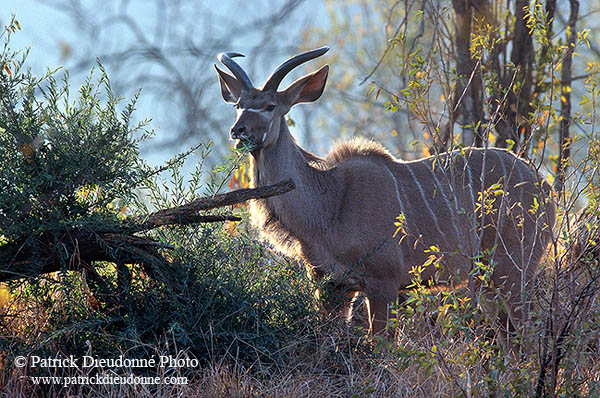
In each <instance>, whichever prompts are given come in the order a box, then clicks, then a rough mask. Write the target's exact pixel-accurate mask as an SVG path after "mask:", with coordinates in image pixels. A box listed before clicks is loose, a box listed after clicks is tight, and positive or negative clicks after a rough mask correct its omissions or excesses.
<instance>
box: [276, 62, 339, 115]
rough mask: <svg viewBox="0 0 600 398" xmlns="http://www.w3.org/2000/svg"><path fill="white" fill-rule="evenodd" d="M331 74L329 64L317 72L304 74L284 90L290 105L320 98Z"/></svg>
mask: <svg viewBox="0 0 600 398" xmlns="http://www.w3.org/2000/svg"><path fill="white" fill-rule="evenodd" d="M328 74H329V65H325V66H323V67H322V68H321V69H319V70H318V71H316V72H313V73H311V74H309V75H306V76H303V77H301V78H300V79H298V80H296V81H295V82H293V83H292V84H290V85H289V87H288V88H286V89H285V90H283V93H284V95H285V96H286V98H287V100H288V103H289V104H290V106H292V105H295V104H298V103H300V102H313V101H316V100H318V99H319V97H320V96H321V94H323V90H324V89H325V83H326V82H327V75H328Z"/></svg>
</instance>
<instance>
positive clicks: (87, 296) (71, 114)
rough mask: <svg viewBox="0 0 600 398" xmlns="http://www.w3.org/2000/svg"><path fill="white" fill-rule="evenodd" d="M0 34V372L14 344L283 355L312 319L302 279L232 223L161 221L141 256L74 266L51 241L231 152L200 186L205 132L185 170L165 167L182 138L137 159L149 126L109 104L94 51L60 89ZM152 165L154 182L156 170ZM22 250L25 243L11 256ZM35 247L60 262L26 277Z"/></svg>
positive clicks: (174, 191) (170, 196)
mask: <svg viewBox="0 0 600 398" xmlns="http://www.w3.org/2000/svg"><path fill="white" fill-rule="evenodd" d="M16 26H17V25H16V21H13V23H12V25H11V26H10V27H9V28H8V29H7V30H6V31H5V34H7V35H8V37H10V34H11V33H13V31H14V30H15V27H16ZM8 37H7V39H6V42H5V45H4V49H3V51H2V55H1V58H0V98H1V106H2V112H0V157H1V159H2V161H1V162H0V264H2V269H0V274H2V275H3V279H4V280H9V282H8V288H9V289H10V294H11V297H10V303H9V305H5V306H3V307H2V308H1V309H0V311H1V313H0V358H2V360H3V362H4V363H3V364H2V367H1V369H2V373H3V374H2V375H1V376H0V378H6V377H8V375H10V374H11V369H13V362H12V361H13V359H14V357H15V356H17V355H25V356H29V355H33V354H37V355H40V356H43V357H55V356H57V355H63V356H68V355H74V356H75V357H81V356H82V355H84V354H87V355H93V356H95V357H98V358H114V357H117V356H119V355H123V354H125V353H126V356H127V358H148V357H150V356H152V355H156V353H157V352H161V353H170V354H173V355H174V356H176V355H178V353H180V352H182V351H186V352H187V353H188V355H190V356H192V357H195V358H198V359H200V360H202V361H204V363H208V362H209V360H210V359H212V358H217V357H225V358H227V357H228V356H229V357H230V358H232V359H233V360H235V361H236V362H237V361H239V363H252V362H254V361H256V360H258V359H260V360H261V361H268V362H272V361H278V360H280V359H281V358H283V357H284V356H285V355H286V348H288V347H290V346H293V344H291V342H292V341H293V340H295V339H296V338H297V337H298V336H299V335H301V334H304V333H306V331H307V330H310V329H311V328H314V327H315V325H316V323H315V320H316V312H315V305H314V301H313V298H312V297H313V296H312V289H313V286H312V284H311V282H310V281H309V280H308V279H307V277H306V275H305V273H304V271H303V270H302V269H301V268H300V267H298V266H297V265H293V264H289V263H287V262H284V261H282V260H281V259H277V258H274V257H272V256H270V255H268V254H267V253H266V252H265V250H264V248H263V247H262V246H261V245H260V244H259V243H258V242H256V241H255V240H253V238H252V237H251V234H250V233H249V231H248V228H247V226H246V223H245V222H243V223H242V224H241V225H239V226H236V227H235V228H234V229H233V230H230V229H226V228H223V227H222V226H221V225H196V226H174V227H160V228H158V229H156V230H154V231H152V232H148V233H146V234H145V235H138V236H139V237H140V238H151V239H153V241H154V242H156V243H157V245H158V247H159V249H157V250H156V252H155V253H156V257H155V258H154V260H155V262H154V263H153V267H151V268H147V267H146V268H145V267H140V266H138V265H127V266H125V267H123V266H116V265H115V264H113V263H110V262H93V263H92V264H89V265H81V264H79V265H78V266H77V267H76V266H75V265H77V264H75V265H74V263H77V262H78V261H79V262H82V260H81V258H80V257H79V256H78V253H77V246H75V249H74V251H72V252H71V251H70V250H71V249H70V248H69V249H68V250H67V248H66V247H65V248H64V250H63V249H61V247H60V245H61V243H60V240H59V238H57V235H58V234H68V233H69V231H73V230H75V229H77V231H84V232H86V231H87V232H89V234H90V235H94V236H99V234H100V232H103V233H104V232H110V231H111V230H112V229H114V228H117V227H119V228H120V226H122V224H123V222H124V220H125V219H127V217H133V216H138V215H144V214H147V212H148V211H149V209H155V208H166V207H171V206H174V205H179V204H182V203H185V202H186V201H189V200H191V199H193V198H195V197H197V196H198V195H200V194H203V193H206V191H209V192H211V193H215V192H216V191H218V190H219V189H220V188H221V187H222V186H223V185H225V182H226V181H227V179H228V178H229V176H230V175H231V172H232V170H233V168H235V167H236V166H237V164H238V162H239V159H240V158H241V156H237V157H234V158H233V159H232V160H230V161H228V162H226V164H225V165H223V166H221V168H220V169H219V170H220V171H219V173H217V174H212V175H211V176H210V178H209V179H208V180H209V183H208V185H206V184H203V183H202V181H203V180H204V177H205V176H203V175H202V169H201V164H202V160H203V157H204V156H205V155H206V154H207V153H208V151H209V150H210V145H199V146H198V147H197V148H195V149H200V150H201V159H200V162H199V164H200V166H199V167H198V168H197V171H196V172H195V173H193V175H192V176H191V179H190V181H187V182H184V181H183V177H182V176H181V173H180V172H179V170H180V167H181V165H182V163H183V162H184V160H185V159H186V158H187V157H188V156H189V155H190V154H191V153H192V152H194V151H189V152H188V153H185V154H182V155H179V156H177V157H176V158H174V159H173V160H172V161H170V162H168V163H167V164H166V165H164V166H163V167H160V168H158V169H152V168H150V167H148V166H146V165H145V164H144V162H143V161H142V160H141V159H140V158H139V151H138V145H139V143H140V142H141V141H142V140H144V139H145V138H147V137H148V136H149V135H150V132H147V131H142V130H143V129H144V126H145V125H146V122H145V121H144V122H142V123H140V124H137V125H134V126H132V122H131V120H132V113H133V111H134V108H135V99H136V98H134V99H133V100H132V101H130V102H129V103H128V104H127V105H125V106H123V105H122V104H121V99H120V98H118V97H116V96H115V95H114V94H113V93H112V91H111V88H110V83H109V79H108V76H107V75H106V72H105V71H104V69H103V68H102V66H101V65H100V64H99V65H98V69H99V70H100V75H99V77H96V76H97V74H96V72H95V71H92V72H91V73H90V76H89V77H88V79H87V80H86V81H85V82H84V84H83V85H82V87H81V88H80V89H79V96H78V98H77V99H75V100H74V101H72V100H70V98H69V95H70V86H69V84H68V74H65V77H64V78H63V79H62V83H59V82H58V81H57V80H56V78H55V75H56V71H53V72H48V73H47V74H46V75H45V76H43V77H42V78H36V77H34V76H32V75H31V73H30V72H29V71H25V70H24V68H25V66H24V65H25V60H26V56H27V53H26V52H25V53H15V52H13V51H11V50H10V48H9V46H8ZM18 56H20V58H19V59H17V57H18ZM120 107H122V108H123V110H122V111H121V112H119V108H120ZM166 171H170V172H171V181H169V182H168V183H166V182H161V181H160V179H159V178H158V176H159V175H162V174H164V173H165V172H166ZM242 211H243V210H242ZM124 245H126V243H125V244H124ZM56 246H58V247H56ZM25 249H26V250H28V251H30V252H31V253H33V254H34V255H33V256H31V257H30V258H28V259H27V261H25V262H24V263H21V262H19V263H15V261H14V258H15V255H16V253H18V252H19V251H22V250H25ZM118 249H122V248H121V247H106V250H118ZM49 250H56V252H58V253H60V252H61V250H62V251H63V252H64V255H59V261H60V263H61V265H62V269H61V270H60V271H59V272H55V273H51V274H43V275H39V276H37V274H36V270H37V271H38V273H39V270H41V269H42V265H40V264H41V262H42V261H43V259H44V258H46V257H48V255H49V254H48V253H49V252H48V251H49ZM38 262H39V263H38ZM25 269H27V272H25V271H23V273H22V274H21V273H20V272H21V271H22V270H25ZM73 269H77V271H76V272H75V271H72V270H73ZM23 276H28V277H27V278H23ZM32 371H35V369H32ZM37 371H39V372H41V371H45V370H44V369H41V370H40V369H37Z"/></svg>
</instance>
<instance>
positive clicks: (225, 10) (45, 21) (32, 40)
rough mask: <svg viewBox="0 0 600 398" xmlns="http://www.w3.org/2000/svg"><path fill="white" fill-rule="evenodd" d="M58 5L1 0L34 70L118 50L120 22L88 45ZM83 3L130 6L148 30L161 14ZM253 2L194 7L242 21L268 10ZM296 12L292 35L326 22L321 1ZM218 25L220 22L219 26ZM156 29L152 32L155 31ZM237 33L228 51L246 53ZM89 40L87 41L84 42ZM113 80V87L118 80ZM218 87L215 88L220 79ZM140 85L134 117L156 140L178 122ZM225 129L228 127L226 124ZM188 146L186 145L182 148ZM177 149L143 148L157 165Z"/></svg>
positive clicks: (77, 77) (52, 0)
mask: <svg viewBox="0 0 600 398" xmlns="http://www.w3.org/2000/svg"><path fill="white" fill-rule="evenodd" d="M169 1H170V0H169ZM282 1H283V0H271V2H269V1H267V2H265V4H267V6H268V5H269V4H282ZM67 2H68V1H67ZM58 3H62V1H60V2H59V1H58V0H45V1H44V0H41V1H36V0H0V25H2V26H5V25H6V24H7V23H8V22H9V21H10V18H11V15H13V14H14V15H15V16H16V18H17V20H18V21H19V24H20V26H21V29H22V30H21V31H19V32H17V33H16V34H14V35H13V36H12V37H11V45H10V46H11V48H12V49H13V50H18V49H25V48H29V49H30V53H29V56H28V58H27V63H26V66H27V67H30V68H31V70H32V73H33V74H34V75H36V76H40V75H42V74H43V73H44V72H46V70H47V69H48V68H49V69H55V68H57V67H66V68H67V69H69V68H70V67H72V66H71V65H70V61H72V59H73V58H74V57H73V53H70V52H76V51H78V52H79V53H78V54H81V53H82V52H83V53H85V55H86V56H88V57H90V58H91V59H94V58H95V57H97V56H99V55H100V54H102V52H106V51H107V47H110V46H111V45H112V46H114V47H115V48H116V47H117V46H118V44H119V40H120V39H121V37H120V34H121V32H120V31H119V26H118V24H115V26H114V30H113V28H112V27H111V29H109V30H108V31H109V32H110V34H106V33H103V35H102V37H101V38H99V43H98V47H95V44H96V43H90V42H89V39H88V38H87V37H83V38H82V40H80V41H78V38H79V36H78V35H80V34H81V33H80V30H78V29H77V26H75V22H74V20H73V19H72V18H71V17H70V16H68V15H67V14H66V13H65V12H62V11H60V10H59V9H58V7H57V6H49V5H48V4H55V5H56V4H58ZM81 4H83V5H84V6H87V7H91V6H93V5H96V4H103V6H104V7H107V8H108V9H110V8H111V7H112V8H113V9H116V8H118V7H121V6H122V5H123V4H127V7H128V9H130V10H133V12H132V13H131V14H133V15H135V18H136V22H138V23H140V25H141V26H142V27H143V26H144V23H145V24H147V26H148V29H155V21H156V20H157V19H156V18H157V15H154V14H153V13H155V11H152V10H151V9H150V7H144V4H145V2H144V1H141V0H138V1H136V0H131V1H127V0H112V1H111V0H107V1H105V2H104V3H103V2H99V1H96V0H85V1H82V2H81ZM242 4H243V6H242ZM251 4H252V3H241V2H239V1H237V0H220V1H219V0H199V1H198V2H197V3H195V4H194V5H193V6H194V7H197V8H196V9H201V8H202V7H205V8H210V10H211V11H214V12H215V14H217V15H221V16H222V18H223V20H226V19H227V18H238V19H239V20H241V21H243V20H244V19H246V20H248V19H250V18H251V17H252V14H254V15H257V16H260V15H262V14H267V13H268V11H270V10H268V9H267V8H265V7H263V8H262V9H259V8H257V7H253V6H252V5H251ZM293 15H295V16H296V17H295V18H298V23H295V21H294V23H291V24H290V35H293V34H294V30H295V31H299V30H300V29H301V28H302V27H303V25H302V23H303V22H300V20H302V21H306V20H307V19H310V20H311V22H314V23H317V22H318V21H320V23H323V24H324V23H326V12H325V5H324V2H323V1H321V0H314V1H313V0H308V1H306V2H305V3H303V4H302V5H301V6H300V8H299V9H298V10H297V11H296V12H295V13H294V14H293ZM199 23H201V21H199ZM217 25H218V26H219V24H217ZM221 25H222V26H223V27H222V29H224V30H226V29H228V26H227V25H226V24H221ZM186 28H187V26H186ZM152 32H153V34H154V31H152ZM215 34H218V32H215ZM235 34H236V37H237V38H238V39H236V42H235V46H236V48H235V49H224V50H227V51H230V50H236V51H242V52H243V51H244V49H245V48H250V47H251V45H252V37H247V35H244V34H238V33H237V32H236V33H235ZM86 40H88V41H87V42H86ZM238 47H239V48H238ZM215 55H216V54H215ZM289 55H293V54H289ZM280 61H282V60H279V59H278V60H276V62H275V63H276V64H277V63H279V62H280ZM274 66H276V65H275V64H274V65H271V66H269V68H271V67H274ZM105 67H106V69H107V72H108V75H109V77H111V76H117V75H116V74H115V73H113V71H111V69H110V65H105ZM257 68H258V70H255V71H253V72H254V73H256V75H257V76H256V81H257V82H258V81H259V80H261V79H262V78H263V77H264V76H268V74H269V73H270V71H267V70H260V65H258V66H257ZM86 70H89V69H86ZM209 73H214V70H212V65H211V70H210V72H209ZM86 76H87V75H86V73H85V72H82V73H71V74H70V78H69V81H70V84H71V87H72V89H73V88H77V87H78V86H79V85H80V84H81V82H82V80H83V78H85V77H86ZM112 80H113V89H114V88H115V86H114V83H115V81H114V80H115V79H112ZM215 87H217V86H216V78H215ZM140 88H141V89H142V98H141V100H140V101H139V102H138V106H137V111H136V113H135V115H138V116H139V118H140V119H143V118H146V117H151V118H152V124H151V125H150V127H151V128H154V129H156V130H157V138H153V140H160V138H161V133H162V134H163V135H166V134H167V133H168V131H170V130H171V128H172V124H173V123H174V122H173V121H172V120H168V118H166V117H165V116H164V115H161V113H160V112H157V111H156V109H155V106H156V104H153V103H152V101H151V100H149V98H148V97H144V92H143V89H144V88H143V87H140ZM118 94H119V95H122V96H124V97H125V98H131V97H132V95H133V94H134V92H133V91H132V92H125V93H120V92H119V93H118ZM215 99H216V100H218V101H220V99H221V97H220V95H219V93H218V89H216V91H215ZM219 106H221V104H218V105H217V107H216V109H223V108H219ZM232 117H233V116H232ZM224 131H228V126H225V127H224ZM150 144H151V142H150ZM184 149H185V148H183V149H181V150H184ZM175 152H177V150H176V149H173V150H172V151H169V152H164V151H150V150H144V147H142V155H143V156H144V157H145V158H146V160H148V161H149V162H150V163H151V164H153V165H157V164H160V163H162V162H164V161H166V160H168V159H169V158H170V157H171V156H173V155H174V154H175Z"/></svg>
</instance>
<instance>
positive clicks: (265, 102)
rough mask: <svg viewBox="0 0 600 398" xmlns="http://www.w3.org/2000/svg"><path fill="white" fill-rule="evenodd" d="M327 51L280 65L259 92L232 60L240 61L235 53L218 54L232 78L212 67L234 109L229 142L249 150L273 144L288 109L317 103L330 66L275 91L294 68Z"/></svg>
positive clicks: (310, 52) (223, 93)
mask: <svg viewBox="0 0 600 398" xmlns="http://www.w3.org/2000/svg"><path fill="white" fill-rule="evenodd" d="M328 50H329V48H328V47H321V48H318V49H316V50H312V51H308V52H305V53H302V54H299V55H296V56H295V57H292V58H290V59H288V60H287V61H285V62H284V63H282V64H281V65H280V66H279V67H278V68H277V69H276V70H275V72H273V74H272V75H271V76H270V77H269V78H268V79H267V82H266V83H265V84H264V86H262V87H261V88H255V87H254V86H253V85H252V82H251V81H250V78H249V77H248V75H247V74H246V72H245V71H244V70H243V69H242V68H241V67H240V66H239V65H238V64H237V63H236V62H235V61H234V60H233V58H234V57H240V56H241V57H243V55H242V54H238V53H221V54H219V55H218V56H217V59H218V60H219V61H220V62H221V63H222V64H223V65H225V66H226V67H227V68H228V69H229V70H230V71H231V73H232V74H233V75H230V74H229V73H227V72H225V71H222V70H221V69H219V68H218V67H217V66H216V65H215V69H216V70H217V74H218V75H219V84H220V85H221V95H222V96H223V99H224V100H225V102H229V103H232V104H234V105H235V108H236V109H237V119H236V121H235V123H234V125H233V127H231V132H230V135H231V138H232V139H234V140H238V141H239V142H238V145H237V146H238V147H241V146H249V147H250V148H251V149H254V150H257V149H262V148H265V147H267V146H269V145H271V144H272V143H274V142H276V141H277V139H278V137H279V131H280V128H281V123H282V120H283V116H284V115H285V114H286V113H288V112H289V110H290V108H291V107H292V106H293V105H295V104H298V103H300V102H313V101H316V100H317V99H318V98H319V97H320V96H321V94H322V93H323V90H324V89H325V82H326V81H327V74H328V72H329V66H327V65H325V66H323V67H322V68H321V69H319V70H318V71H316V72H313V73H311V74H308V75H306V76H303V77H301V78H299V79H298V80H296V81H295V82H294V83H292V84H291V85H290V86H289V87H287V88H286V89H285V90H283V91H277V88H278V87H279V84H280V83H281V81H282V80H283V78H284V77H285V76H286V75H287V74H288V73H289V72H290V71H291V70H292V69H294V68H295V67H297V66H299V65H301V64H303V63H305V62H307V61H310V60H311V59H313V58H316V57H319V56H321V55H323V54H325V53H326V52H327V51H328Z"/></svg>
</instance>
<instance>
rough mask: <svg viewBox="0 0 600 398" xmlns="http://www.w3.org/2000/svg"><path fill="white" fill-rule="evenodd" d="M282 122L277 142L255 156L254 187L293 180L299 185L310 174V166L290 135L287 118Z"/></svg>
mask: <svg viewBox="0 0 600 398" xmlns="http://www.w3.org/2000/svg"><path fill="white" fill-rule="evenodd" d="M281 119H282V120H281V121H280V126H281V127H280V130H279V136H278V138H277V141H275V142H274V143H272V144H271V145H269V146H267V147H266V148H263V149H261V150H259V151H258V152H257V153H254V154H253V163H254V173H253V179H254V186H256V187H259V186H265V185H269V184H275V183H278V182H280V181H282V180H287V179H289V178H291V179H292V180H294V182H295V183H296V184H298V183H299V182H300V181H301V180H302V179H303V178H305V174H306V173H310V169H311V167H310V165H309V164H308V161H307V160H306V158H305V157H304V155H303V150H302V149H301V148H300V147H299V146H298V144H297V143H296V140H295V139H294V137H292V134H291V133H290V131H289V129H288V126H287V123H286V121H285V118H284V117H282V118H281Z"/></svg>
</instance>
